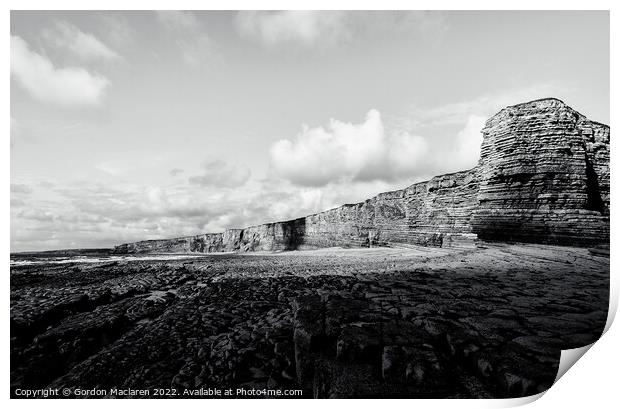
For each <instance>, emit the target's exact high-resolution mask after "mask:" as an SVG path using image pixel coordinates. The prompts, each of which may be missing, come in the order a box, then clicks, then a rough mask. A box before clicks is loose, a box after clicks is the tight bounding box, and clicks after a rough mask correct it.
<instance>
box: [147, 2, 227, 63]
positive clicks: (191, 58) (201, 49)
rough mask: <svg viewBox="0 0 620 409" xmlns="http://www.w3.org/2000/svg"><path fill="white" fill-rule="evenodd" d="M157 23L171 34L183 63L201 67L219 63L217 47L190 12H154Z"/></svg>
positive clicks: (219, 57)
mask: <svg viewBox="0 0 620 409" xmlns="http://www.w3.org/2000/svg"><path fill="white" fill-rule="evenodd" d="M155 14H156V17H157V21H158V22H159V23H160V24H161V25H162V26H163V27H164V28H165V29H166V30H167V31H168V32H169V33H170V34H171V36H172V38H173V41H174V42H175V43H176V45H177V47H178V49H179V51H180V53H181V58H182V60H183V62H185V63H186V64H187V65H189V66H191V67H201V66H204V65H209V64H213V63H216V62H220V61H221V56H220V54H219V52H218V50H217V45H216V43H215V41H213V39H212V38H211V36H210V35H209V34H208V33H207V32H206V30H205V29H204V27H203V26H202V24H201V23H200V21H199V20H198V18H197V17H196V15H195V14H194V13H192V12H190V11H172V10H167V11H156V12H155Z"/></svg>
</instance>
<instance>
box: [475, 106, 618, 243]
mask: <svg viewBox="0 0 620 409" xmlns="http://www.w3.org/2000/svg"><path fill="white" fill-rule="evenodd" d="M482 133H483V135H484V140H483V143H482V147H481V158H480V163H479V166H478V168H479V183H480V188H479V193H478V201H479V205H478V207H477V209H476V210H475V211H474V213H473V217H472V220H471V223H472V227H473V230H474V231H475V232H476V233H478V236H479V237H480V238H483V239H492V240H517V241H529V242H543V243H560V244H576V243H582V244H589V243H600V242H603V241H608V240H609V127H608V126H606V125H602V124H599V123H596V122H592V121H589V120H588V119H586V118H585V117H584V116H583V115H581V114H579V113H578V112H576V111H574V110H573V109H571V108H570V107H568V106H566V105H565V104H564V103H563V102H562V101H559V100H557V99H546V100H541V101H533V102H528V103H525V104H520V105H516V106H513V107H508V108H506V109H504V110H502V111H501V112H500V113H498V114H497V115H495V116H494V117H493V118H491V119H489V120H488V121H487V123H486V126H485V128H484V129H483V130H482Z"/></svg>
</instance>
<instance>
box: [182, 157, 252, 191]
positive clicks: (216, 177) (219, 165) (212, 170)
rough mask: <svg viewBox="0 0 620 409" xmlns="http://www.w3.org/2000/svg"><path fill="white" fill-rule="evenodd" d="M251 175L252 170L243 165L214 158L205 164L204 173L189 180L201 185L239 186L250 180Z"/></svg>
mask: <svg viewBox="0 0 620 409" xmlns="http://www.w3.org/2000/svg"><path fill="white" fill-rule="evenodd" d="M250 175H251V172H250V170H249V169H248V168H247V167H245V166H243V165H235V164H229V163H226V162H224V161H222V160H214V161H210V162H206V163H205V164H204V173H203V174H202V175H198V176H191V177H190V178H189V179H188V180H189V182H190V183H191V184H194V185H200V186H217V187H239V186H242V185H244V184H245V183H246V182H247V181H248V179H249V178H250Z"/></svg>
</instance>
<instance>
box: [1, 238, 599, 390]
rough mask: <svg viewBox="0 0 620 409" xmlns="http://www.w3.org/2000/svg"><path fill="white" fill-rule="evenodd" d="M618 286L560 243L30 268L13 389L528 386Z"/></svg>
mask: <svg viewBox="0 0 620 409" xmlns="http://www.w3.org/2000/svg"><path fill="white" fill-rule="evenodd" d="M608 296H609V258H608V256H607V255H606V254H605V251H595V250H593V251H589V250H588V249H586V248H567V247H556V246H546V245H516V244H514V245H509V244H498V243H481V244H480V245H479V248H477V249H447V248H416V247H408V248H373V249H354V250H339V249H323V250H317V251H312V252H306V251H303V252H288V253H278V254H270V253H266V254H262V253H256V254H253V255H248V254H246V255H235V254H231V255H207V256H205V255H203V256H199V257H196V258H192V259H184V260H171V261H161V260H140V258H136V259H128V260H125V261H114V262H106V261H102V262H99V263H77V262H76V263H72V264H34V265H24V266H13V267H12V268H11V391H12V394H13V396H15V395H16V393H15V391H16V390H18V389H25V388H27V389H43V388H52V389H55V388H60V389H62V390H64V389H63V388H69V390H71V391H74V392H78V391H85V390H93V391H95V390H96V391H100V390H104V391H108V392H106V393H108V395H105V396H106V397H140V396H139V395H136V394H134V395H130V393H129V392H127V393H126V394H123V393H121V394H120V395H119V394H118V393H117V394H116V395H109V391H110V390H113V389H114V390H116V391H117V392H118V391H127V390H130V391H136V390H149V391H153V390H156V389H157V390H166V391H175V392H174V393H173V392H170V395H171V396H176V397H209V395H208V393H209V391H215V390H219V391H220V392H221V390H224V389H226V388H233V389H234V390H238V389H241V390H244V391H246V392H247V391H256V390H265V389H266V390H271V391H278V390H280V391H284V390H301V391H302V392H303V394H302V396H301V397H303V398H311V397H330V398H334V397H454V398H457V397H463V398H469V397H516V396H524V395H530V394H535V393H538V392H540V391H543V390H545V389H547V388H549V387H550V385H551V384H552V383H553V381H554V379H555V377H556V373H557V368H558V362H559V357H560V350H562V349H568V348H575V347H579V346H583V345H586V344H589V343H591V342H593V341H595V340H596V339H597V338H598V337H599V336H600V334H601V332H602V331H603V328H604V326H605V322H606V319H607V307H608V305H607V304H608ZM75 394H76V395H77V393H75ZM81 396H83V395H81ZM98 397H101V396H98ZM150 397H153V396H152V395H151V396H150ZM164 397H170V396H164ZM218 397H221V396H218ZM237 397H243V396H237Z"/></svg>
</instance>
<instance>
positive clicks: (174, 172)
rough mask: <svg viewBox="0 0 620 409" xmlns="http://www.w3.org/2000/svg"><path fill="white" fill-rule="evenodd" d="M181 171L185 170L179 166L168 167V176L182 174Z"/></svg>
mask: <svg viewBox="0 0 620 409" xmlns="http://www.w3.org/2000/svg"><path fill="white" fill-rule="evenodd" d="M183 172H185V171H184V170H183V169H181V168H174V169H170V176H172V177H176V176H179V175H180V174H182V173H183Z"/></svg>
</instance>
